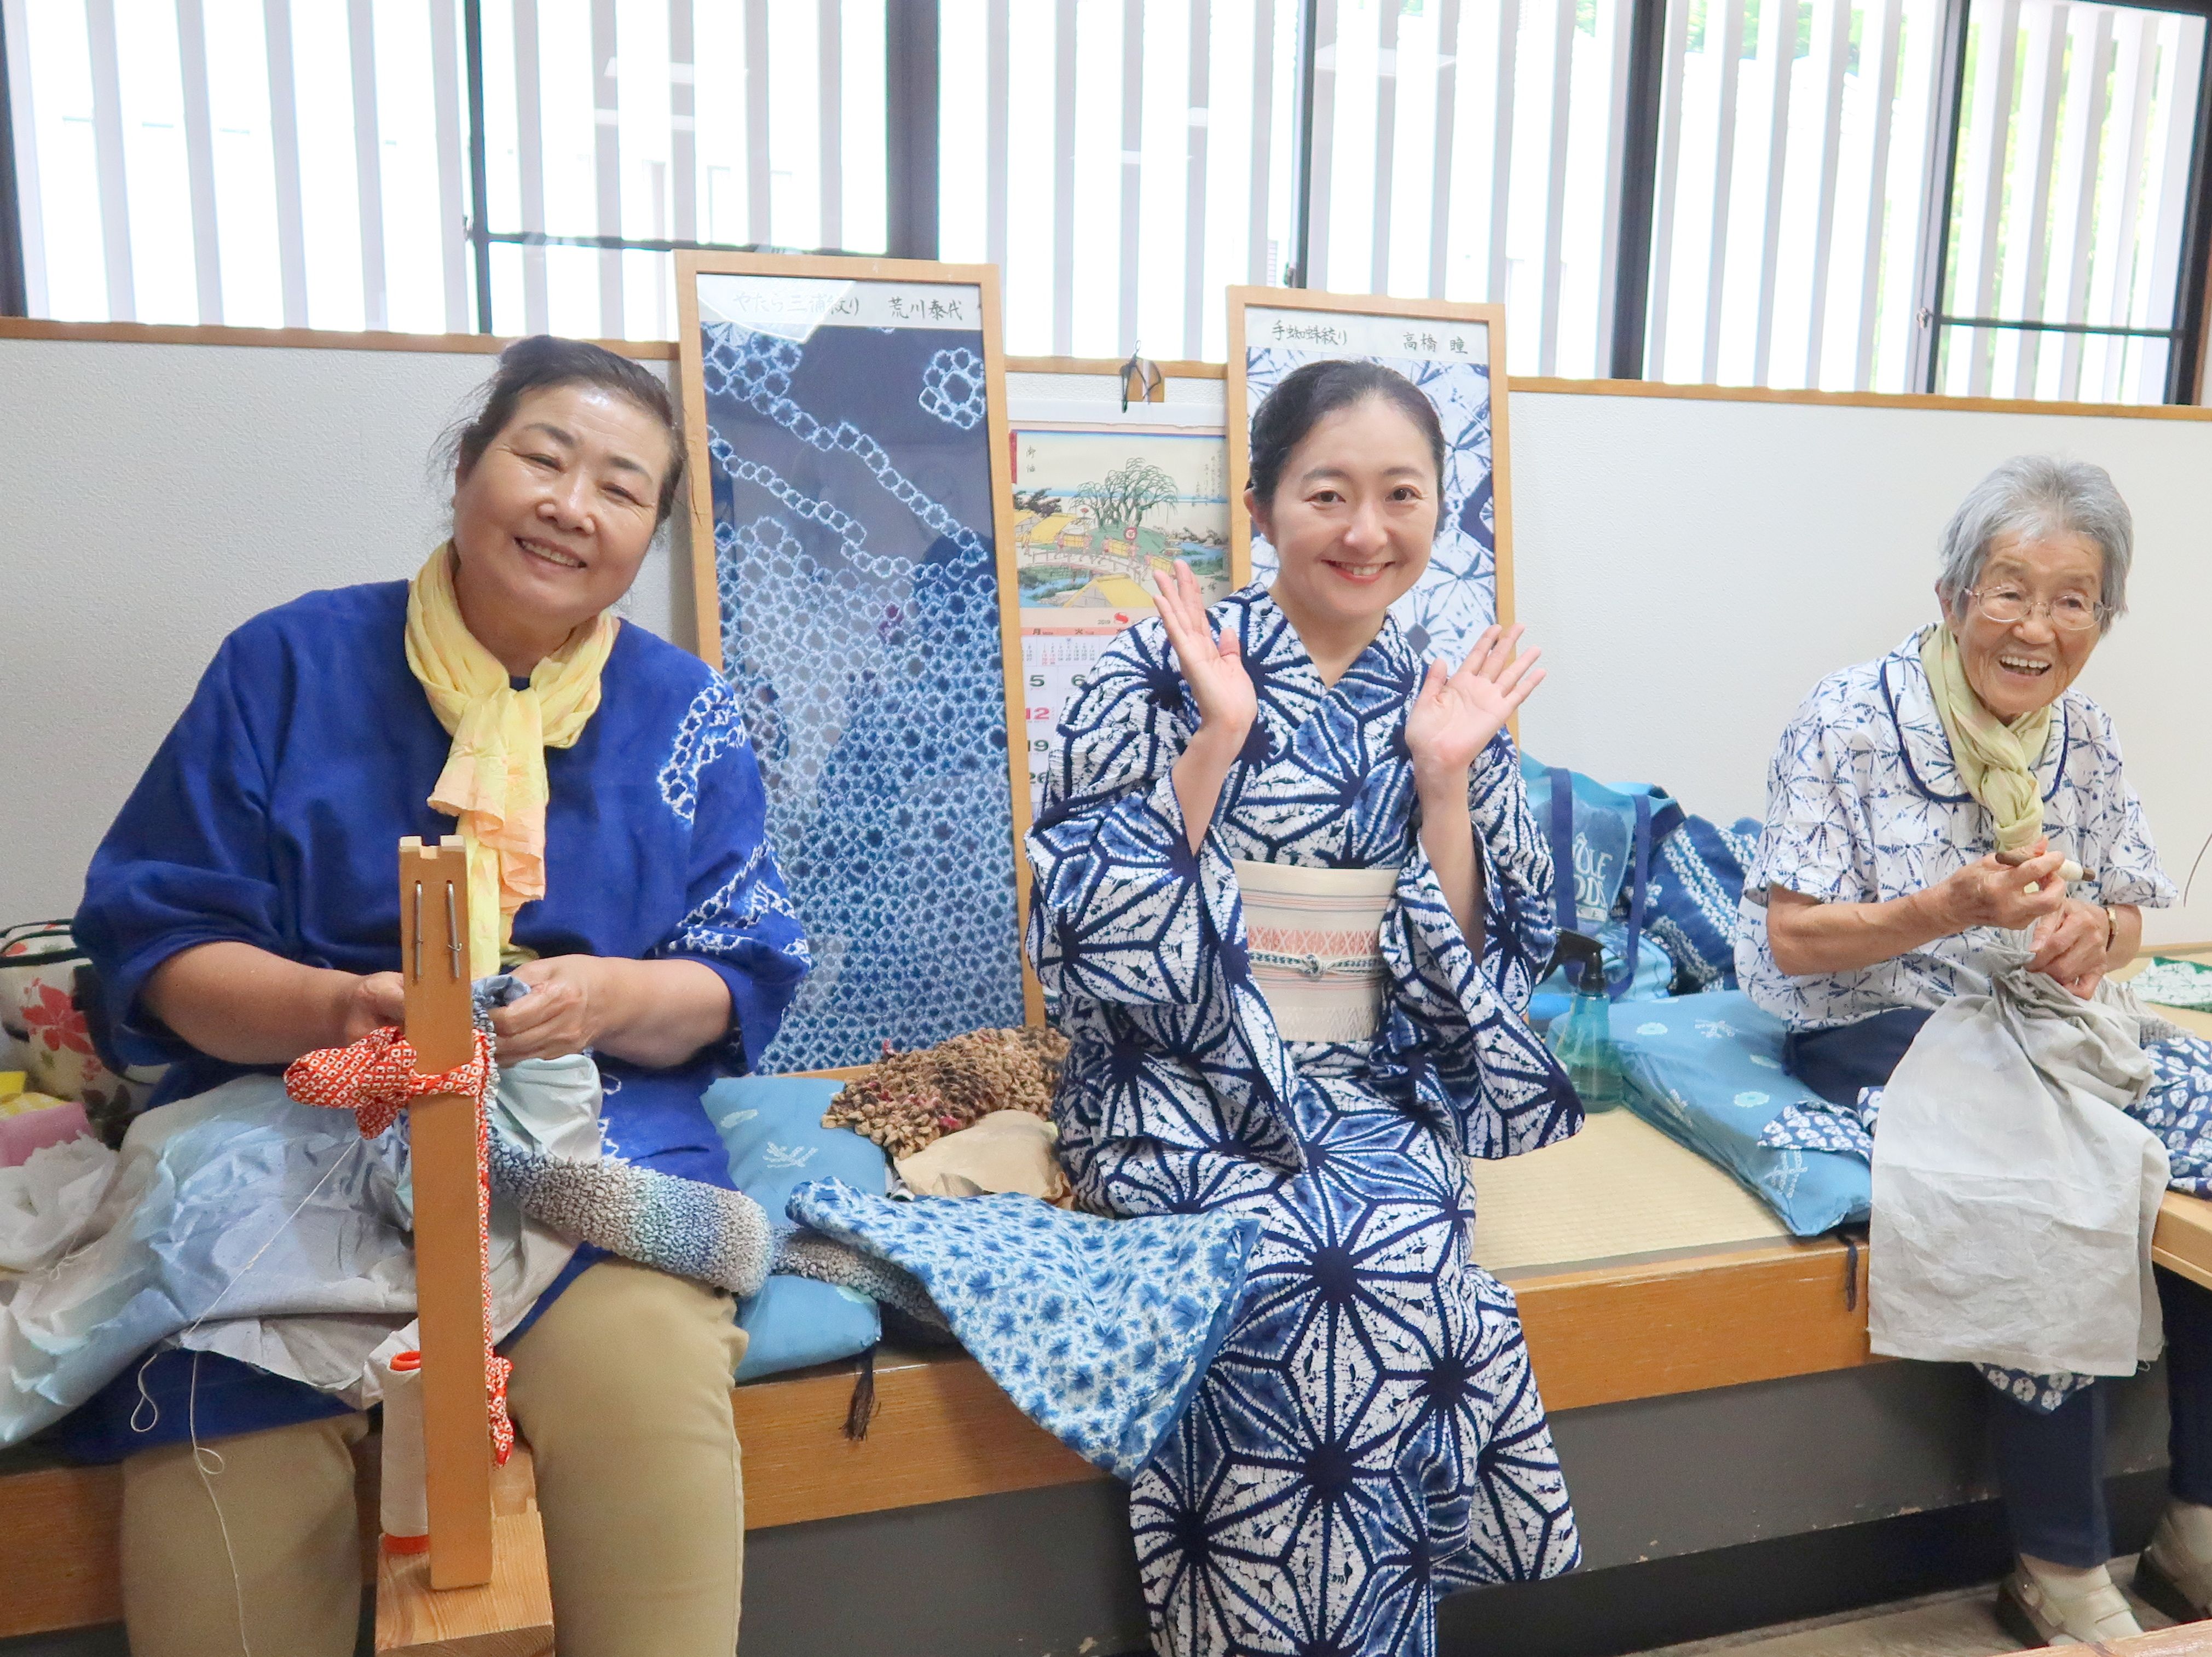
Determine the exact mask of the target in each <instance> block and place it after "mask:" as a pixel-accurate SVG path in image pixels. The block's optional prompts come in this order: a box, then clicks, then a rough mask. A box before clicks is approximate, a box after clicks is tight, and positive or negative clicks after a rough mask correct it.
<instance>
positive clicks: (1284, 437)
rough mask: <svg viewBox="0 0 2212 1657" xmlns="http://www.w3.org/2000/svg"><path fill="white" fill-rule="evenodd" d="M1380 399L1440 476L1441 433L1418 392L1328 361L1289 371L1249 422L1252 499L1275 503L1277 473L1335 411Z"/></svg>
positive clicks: (1364, 368) (1388, 373)
mask: <svg viewBox="0 0 2212 1657" xmlns="http://www.w3.org/2000/svg"><path fill="white" fill-rule="evenodd" d="M1372 399H1380V400H1381V401H1383V402H1384V403H1388V404H1390V406H1391V407H1393V408H1395V410H1398V412H1399V413H1401V414H1402V415H1404V416H1406V418H1407V419H1408V420H1410V421H1412V422H1413V424H1414V425H1415V426H1416V427H1417V428H1419V431H1420V434H1421V435H1422V436H1424V437H1425V438H1427V439H1428V440H1429V458H1430V459H1431V460H1432V461H1433V462H1435V464H1436V468H1437V479H1438V480H1439V481H1440V482H1441V481H1442V479H1443V475H1444V428H1443V422H1441V421H1439V420H1438V419H1437V410H1436V405H1435V404H1432V403H1431V402H1430V401H1429V399H1428V397H1427V395H1426V394H1425V392H1423V391H1422V390H1421V388H1420V387H1419V386H1418V385H1414V384H1413V381H1412V380H1410V379H1407V378H1406V376H1405V375H1403V374H1401V373H1399V372H1398V371H1397V370H1396V369H1395V368H1386V367H1383V365H1382V364H1381V363H1379V362H1355V361H1349V360H1346V359H1343V358H1331V359H1329V360H1328V361H1323V362H1309V363H1307V364H1306V365H1305V366H1304V367H1301V368H1294V369H1292V370H1291V372H1290V373H1287V374H1285V375H1284V376H1283V378H1282V379H1280V380H1279V381H1278V382H1277V383H1276V385H1275V389H1274V390H1273V391H1270V392H1268V393H1267V401H1266V402H1264V403H1262V404H1261V405H1260V410H1259V412H1258V413H1257V414H1255V415H1254V416H1252V465H1251V472H1252V493H1253V495H1255V496H1256V497H1257V498H1258V499H1260V500H1261V501H1273V499H1274V498H1275V488H1276V485H1278V484H1279V483H1281V482H1282V481H1283V468H1284V467H1285V465H1287V464H1289V463H1290V458H1291V451H1292V450H1294V449H1296V448H1297V446H1298V445H1299V444H1301V443H1303V442H1304V441H1305V440H1306V439H1307V437H1308V436H1310V434H1312V431H1313V428H1315V427H1316V426H1317V425H1319V424H1320V423H1321V422H1322V421H1323V420H1324V419H1326V418H1328V416H1330V415H1333V414H1334V413H1335V412H1336V411H1337V410H1340V409H1349V408H1351V407H1352V405H1353V404H1358V403H1365V402H1368V401H1370V400H1372Z"/></svg>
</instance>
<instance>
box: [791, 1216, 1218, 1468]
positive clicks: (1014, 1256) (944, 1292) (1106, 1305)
mask: <svg viewBox="0 0 2212 1657" xmlns="http://www.w3.org/2000/svg"><path fill="white" fill-rule="evenodd" d="M789 1213H790V1217H792V1218H793V1219H794V1220H797V1221H799V1223H802V1224H805V1225H810V1226H812V1227H813V1228H814V1229H816V1230H817V1231H821V1232H823V1233H824V1234H826V1235H829V1236H831V1237H834V1238H836V1240H837V1241H840V1242H842V1243H847V1244H849V1245H850V1246H852V1247H855V1248H858V1249H860V1251H861V1252H863V1253H869V1254H874V1255H878V1256H879V1257H881V1258H882V1259H887V1260H889V1261H890V1262H891V1263H892V1264H893V1265H895V1266H902V1267H903V1268H905V1269H906V1270H907V1271H908V1272H912V1273H913V1274H914V1275H915V1278H918V1279H919V1280H920V1281H921V1284H922V1286H923V1287H924V1288H926V1289H927V1290H929V1297H930V1299H931V1300H933V1301H934V1302H936V1303H937V1307H938V1309H939V1311H941V1312H943V1313H944V1314H945V1318H946V1320H948V1321H949V1322H950V1323H951V1326H952V1332H953V1333H954V1334H956V1335H957V1336H958V1337H959V1338H960V1344H962V1345H963V1346H964V1347H966V1348H967V1349H968V1350H969V1353H970V1354H971V1355H972V1356H973V1357H975V1359H976V1360H977V1361H978V1362H979V1363H981V1364H982V1366H983V1367H984V1369H987V1370H988V1371H989V1372H990V1374H991V1377H992V1379H993V1380H994V1381H997V1382H998V1383H999V1385H1000V1386H1001V1387H1004V1388H1006V1394H1007V1396H1008V1397H1010V1398H1012V1399H1013V1400H1014V1402H1015V1403H1016V1404H1018V1405H1020V1406H1021V1409H1022V1411H1023V1413H1024V1414H1025V1415H1027V1416H1028V1417H1030V1419H1031V1420H1032V1421H1035V1422H1036V1423H1037V1424H1038V1425H1039V1426H1041V1427H1042V1428H1043V1429H1045V1430H1046V1431H1047V1432H1048V1433H1050V1434H1051V1435H1053V1436H1054V1438H1056V1439H1058V1440H1059V1441H1060V1442H1061V1443H1063V1444H1065V1445H1066V1446H1067V1448H1069V1449H1071V1450H1073V1451H1074V1452H1075V1453H1076V1454H1078V1455H1080V1456H1082V1457H1083V1458H1084V1459H1085V1460H1088V1461H1090V1462H1091V1463H1093V1464H1094V1465H1096V1466H1100V1467H1103V1468H1104V1469H1105V1470H1106V1471H1107V1472H1109V1473H1112V1474H1113V1475H1114V1476H1115V1478H1125V1479H1127V1478H1135V1477H1136V1476H1137V1473H1138V1472H1139V1469H1141V1468H1142V1467H1143V1466H1144V1465H1145V1464H1146V1462H1147V1461H1149V1460H1151V1459H1152V1454H1153V1452H1154V1451H1155V1450H1156V1449H1158V1448H1159V1445H1160V1442H1161V1441H1162V1440H1163V1439H1164V1438H1165V1437H1166V1436H1167V1435H1168V1434H1169V1432H1170V1430H1172V1429H1173V1428H1174V1426H1175V1424H1176V1420H1177V1419H1178V1418H1179V1417H1181V1416H1182V1412H1183V1411H1184V1409H1185V1407H1186V1406H1187V1405H1188V1404H1189V1402H1190V1397H1191V1394H1192V1393H1193V1392H1194V1391H1195V1390H1196V1389H1197V1387H1198V1384H1199V1382H1200V1381H1201V1380H1202V1379H1203V1378H1204V1377H1205V1374H1206V1365H1207V1364H1208V1363H1211V1362H1212V1358H1213V1355H1214V1352H1215V1351H1216V1350H1218V1348H1219V1346H1220V1344H1221V1342H1222V1338H1223V1337H1224V1336H1225V1335H1226V1334H1227V1333H1228V1331H1229V1320H1230V1317H1231V1314H1233V1313H1234V1312H1235V1310H1236V1308H1237V1296H1238V1295H1239V1294H1240V1293H1241V1291H1242V1290H1243V1287H1244V1272H1245V1265H1246V1261H1247V1260H1248V1259H1249V1256H1250V1254H1251V1252H1252V1245H1253V1243H1254V1241H1255V1240H1256V1239H1257V1238H1258V1236H1259V1235H1260V1226H1259V1223H1258V1222H1257V1221H1255V1220H1249V1219H1240V1218H1238V1217H1235V1216H1233V1215H1229V1214H1219V1213H1215V1214H1171V1215H1163V1216H1160V1217H1157V1218H1153V1219H1138V1220H1105V1219H1100V1218H1098V1217H1097V1216H1095V1215H1089V1214H1072V1213H1069V1212H1067V1211H1065V1210H1062V1209H1058V1208H1054V1206H1052V1205H1051V1204H1049V1203H1043V1202H1039V1201H1038V1200H1037V1199H1036V1198H1034V1197H1024V1196H1020V1195H1018V1194H1014V1193H1005V1194H1002V1195H999V1196H991V1197H965V1198H952V1197H922V1198H917V1199H914V1200H911V1201H894V1200H892V1199H890V1198H887V1197H872V1196H868V1195H866V1194H865V1193H861V1192H858V1191H855V1190H854V1189H853V1188H852V1187H850V1186H848V1185H846V1184H844V1183H842V1181H836V1180H814V1181H809V1182H808V1183H806V1184H805V1185H803V1186H801V1187H799V1189H798V1190H797V1191H796V1192H795V1193H793V1196H792V1199H791V1206H790V1209H789Z"/></svg>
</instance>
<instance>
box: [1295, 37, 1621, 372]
mask: <svg viewBox="0 0 2212 1657" xmlns="http://www.w3.org/2000/svg"><path fill="white" fill-rule="evenodd" d="M1318 19H1319V27H1318V28H1317V29H1316V41H1317V50H1316V54H1315V68H1316V77H1315V78H1316V87H1315V94H1314V113H1313V135H1314V137H1313V185H1312V215H1311V227H1312V228H1311V239H1310V246H1311V248H1312V250H1313V255H1312V261H1311V276H1312V281H1311V285H1312V286H1314V287H1316V288H1338V289H1341V290H1344V291H1347V292H1352V293H1376V294H1398V295H1401V296H1406V297H1414V296H1426V297H1429V298H1434V299H1456V300H1501V301H1503V302H1504V306H1505V317H1506V327H1507V331H1508V349H1509V361H1510V367H1511V368H1512V370H1513V372H1515V373H1539V374H1571V375H1579V376H1589V375H1592V374H1602V373H1606V372H1607V366H1606V365H1607V361H1608V355H1609V349H1610V342H1611V339H1612V335H1613V276H1614V272H1615V270H1616V269H1617V264H1618V261H1617V258H1616V254H1617V252H1618V246H1617V227H1618V223H1619V208H1620V166H1621V143H1622V136H1623V126H1624V122H1625V119H1626V94H1627V84H1628V21H1629V8H1628V5H1627V3H1626V0H1424V3H1417V4H1413V5H1407V4H1406V3H1404V0H1321V3H1320V5H1319V7H1318Z"/></svg>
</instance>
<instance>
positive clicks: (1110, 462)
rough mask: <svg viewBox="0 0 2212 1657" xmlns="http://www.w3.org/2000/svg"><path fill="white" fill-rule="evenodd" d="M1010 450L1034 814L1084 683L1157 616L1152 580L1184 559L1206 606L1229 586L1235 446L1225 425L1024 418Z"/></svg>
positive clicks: (1023, 698) (1228, 588)
mask: <svg viewBox="0 0 2212 1657" xmlns="http://www.w3.org/2000/svg"><path fill="white" fill-rule="evenodd" d="M1010 452H1011V457H1012V476H1013V485H1012V499H1011V503H1010V504H1011V507H1012V516H1013V525H1014V527H1013V543H1014V561H1015V563H1016V565H1017V567H1018V569H1019V571H1020V580H1021V630H1022V631H1021V638H1022V676H1023V681H1022V682H1023V690H1022V701H1023V712H1024V724H1025V725H1026V727H1027V731H1028V734H1027V737H1026V742H1025V746H1026V748H1027V750H1028V756H1027V764H1028V772H1029V790H1030V792H1029V801H1030V810H1031V811H1032V812H1034V811H1035V810H1036V808H1037V806H1038V805H1039V804H1041V803H1042V798H1043V794H1044V776H1045V768H1046V766H1047V764H1048V762H1049V759H1050V756H1051V752H1052V744H1053V738H1054V731H1055V730H1056V729H1057V727H1058V726H1059V724H1060V715H1061V714H1062V713H1065V712H1066V707H1067V704H1068V701H1069V700H1070V698H1071V697H1073V695H1074V693H1075V686H1076V683H1077V682H1078V681H1079V680H1080V679H1081V678H1082V677H1083V675H1084V674H1085V673H1086V672H1088V671H1090V668H1091V664H1092V663H1093V662H1095V661H1097V659H1098V655H1099V652H1101V651H1103V650H1104V649H1105V648H1106V646H1108V645H1109V644H1110V643H1112V642H1113V640H1114V638H1115V634H1118V633H1120V632H1121V629H1122V628H1125V627H1127V626H1128V624H1129V623H1130V622H1133V621H1135V620H1137V619H1138V618H1139V617H1140V616H1149V615H1151V614H1152V583H1153V581H1154V580H1155V579H1156V578H1157V577H1158V575H1160V574H1163V573H1164V572H1166V571H1168V570H1171V569H1172V568H1174V567H1175V561H1176V559H1178V558H1180V559H1182V561H1184V562H1186V563H1188V565H1189V566H1190V568H1191V573H1192V574H1194V575H1195V576H1197V577H1198V580H1199V585H1200V587H1201V588H1202V589H1203V590H1204V591H1205V593H1206V598H1207V599H1208V601H1209V602H1210V601H1212V599H1215V598H1221V597H1223V596H1225V594H1227V593H1228V592H1229V591H1230V586H1229V495H1228V476H1229V451H1228V446H1227V444H1226V442H1225V440H1224V438H1223V435H1222V434H1221V433H1220V432H1219V431H1218V430H1211V431H1209V430H1203V429H1199V430H1194V429H1191V428H1176V427H1165V426H1106V425H1075V424H1064V425H1063V424H1035V425H1032V424H1026V423H1024V424H1020V425H1017V426H1016V427H1015V428H1014V430H1013V432H1012V440H1011V450H1010Z"/></svg>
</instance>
